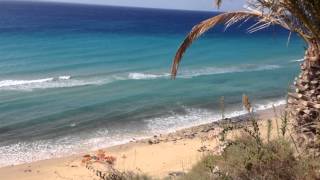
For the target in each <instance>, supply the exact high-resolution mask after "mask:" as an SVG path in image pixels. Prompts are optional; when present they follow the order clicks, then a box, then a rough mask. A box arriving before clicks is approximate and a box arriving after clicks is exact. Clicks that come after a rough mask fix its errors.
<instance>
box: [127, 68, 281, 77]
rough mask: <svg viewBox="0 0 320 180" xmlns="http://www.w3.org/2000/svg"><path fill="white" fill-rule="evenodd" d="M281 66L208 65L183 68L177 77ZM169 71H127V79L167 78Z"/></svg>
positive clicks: (265, 69) (251, 70) (260, 69)
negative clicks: (157, 72) (206, 66)
mask: <svg viewBox="0 0 320 180" xmlns="http://www.w3.org/2000/svg"><path fill="white" fill-rule="evenodd" d="M278 68H281V66H279V65H259V66H258V65H242V66H234V67H208V68H200V69H189V70H183V69H181V71H180V72H179V74H178V77H177V78H194V77H198V76H207V75H215V74H227V73H240V72H254V71H267V70H273V69H278ZM169 77H170V74H169V73H162V74H160V73H159V74H152V73H138V72H135V73H129V75H128V79H132V80H148V79H159V78H169Z"/></svg>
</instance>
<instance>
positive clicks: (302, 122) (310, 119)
mask: <svg viewBox="0 0 320 180" xmlns="http://www.w3.org/2000/svg"><path fill="white" fill-rule="evenodd" d="M319 45H320V43H319V42H317V41H315V40H312V41H310V43H309V48H308V49H307V51H306V53H305V57H304V62H303V63H302V64H301V73H300V75H299V77H297V78H296V79H295V82H294V85H295V92H292V93H289V94H288V107H289V110H290V112H291V114H292V115H293V117H294V118H295V122H294V129H295V131H296V140H297V143H298V144H299V146H300V147H301V149H303V150H305V153H307V154H309V155H316V156H320V132H319V130H320V58H319V56H320V46H319Z"/></svg>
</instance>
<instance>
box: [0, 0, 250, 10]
mask: <svg viewBox="0 0 320 180" xmlns="http://www.w3.org/2000/svg"><path fill="white" fill-rule="evenodd" d="M0 1H1V0H0ZM33 1H54V2H73V3H85V4H105V5H118V6H137V7H153V8H165V9H188V10H217V9H216V7H215V6H214V5H213V4H214V3H213V1H214V0H33ZM244 2H245V0H225V1H224V4H223V6H222V8H221V10H234V9H241V8H242V7H243V4H244Z"/></svg>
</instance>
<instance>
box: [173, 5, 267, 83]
mask: <svg viewBox="0 0 320 180" xmlns="http://www.w3.org/2000/svg"><path fill="white" fill-rule="evenodd" d="M254 17H261V14H260V13H257V12H249V11H237V12H230V13H223V14H219V15H217V16H214V17H212V18H209V19H207V20H205V21H202V22H201V23H200V24H198V25H196V26H195V27H193V29H192V30H191V32H190V33H189V34H188V36H187V37H186V38H185V40H184V41H183V43H182V44H181V45H180V48H179V49H178V51H177V53H176V55H175V58H174V61H173V64H172V68H171V77H172V79H174V78H175V77H176V75H177V71H178V68H179V64H180V61H181V59H182V56H183V54H184V53H185V52H186V50H187V49H188V47H189V46H190V45H191V44H192V43H193V41H195V40H196V39H198V38H199V36H201V35H202V34H203V33H205V32H207V31H208V30H209V29H211V28H213V27H214V26H216V25H218V24H225V25H226V27H230V26H231V25H233V24H235V23H237V22H239V21H243V20H245V21H246V20H248V19H249V18H254Z"/></svg>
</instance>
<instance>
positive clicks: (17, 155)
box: [0, 2, 305, 166]
mask: <svg viewBox="0 0 320 180" xmlns="http://www.w3.org/2000/svg"><path fill="white" fill-rule="evenodd" d="M215 14H216V13H214V12H195V11H174V10H157V9H139V8H125V7H107V6H88V5H72V4H52V3H35V2H33V3H22V2H15V3H13V2H0V166H6V165H11V164H19V163H24V162H30V161H35V160H40V159H46V158H51V157H60V156H66V155H70V154H72V153H79V152H84V151H90V150H94V149H98V148H102V147H107V146H112V145H115V144H119V143H124V142H127V141H129V140H131V139H132V138H142V137H147V136H151V135H153V134H156V133H166V132H170V131H174V130H176V129H179V128H183V127H189V126H192V125H197V124H201V123H207V122H211V121H215V120H218V119H219V118H220V117H221V116H220V110H219V99H220V97H221V96H224V97H225V102H226V114H227V115H228V116H236V115H239V114H242V113H244V112H243V109H242V106H241V98H242V94H243V93H245V94H247V95H249V96H250V97H251V99H252V101H253V103H254V104H255V107H256V109H265V108H268V107H271V105H272V104H276V105H279V104H282V103H284V100H285V95H286V90H287V89H288V86H289V85H290V83H291V82H292V80H293V79H294V76H295V75H296V74H297V73H298V66H299V62H298V61H299V59H301V58H302V56H303V54H304V53H303V52H304V46H305V45H304V43H303V42H302V41H301V40H299V39H298V38H297V37H294V36H292V37H291V40H290V43H289V45H288V46H287V41H288V34H289V33H288V32H286V31H281V30H279V28H277V27H272V28H270V29H269V30H265V31H263V32H258V33H255V34H249V33H247V32H246V27H248V26H249V25H246V24H243V25H241V26H240V25H236V26H235V27H233V28H231V29H229V30H226V31H224V28H223V27H218V28H217V30H213V31H210V32H209V33H207V34H206V35H205V36H203V37H202V38H200V40H199V41H197V42H196V43H194V44H193V46H192V47H191V48H190V49H189V51H188V52H187V54H186V55H185V58H184V59H183V62H182V65H181V69H180V71H179V75H178V77H177V79H176V80H170V76H169V73H170V66H171V62H172V59H173V57H174V55H175V51H176V50H177V48H178V46H179V44H180V43H181V42H182V40H183V39H184V37H185V35H186V34H187V33H188V32H189V30H190V29H191V28H192V27H193V25H195V24H196V23H197V22H200V21H201V20H204V19H206V18H208V17H211V16H213V15H215Z"/></svg>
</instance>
